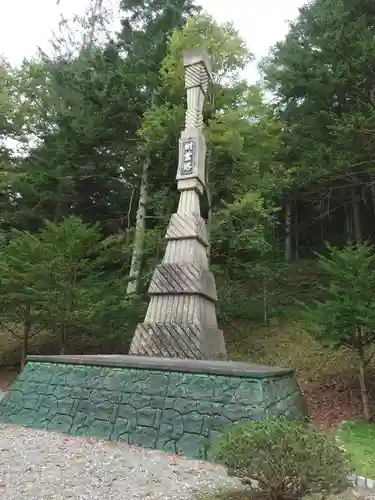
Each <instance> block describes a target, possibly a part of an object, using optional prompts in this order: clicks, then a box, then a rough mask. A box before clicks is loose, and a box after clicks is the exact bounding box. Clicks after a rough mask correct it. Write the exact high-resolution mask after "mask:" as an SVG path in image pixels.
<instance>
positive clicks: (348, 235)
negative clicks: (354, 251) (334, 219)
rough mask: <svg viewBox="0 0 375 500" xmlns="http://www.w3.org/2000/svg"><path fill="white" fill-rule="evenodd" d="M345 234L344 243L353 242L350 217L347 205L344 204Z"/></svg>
mask: <svg viewBox="0 0 375 500" xmlns="http://www.w3.org/2000/svg"><path fill="white" fill-rule="evenodd" d="M345 235H346V244H347V245H351V244H352V243H353V231H352V219H351V214H350V209H349V205H346V207H345Z"/></svg>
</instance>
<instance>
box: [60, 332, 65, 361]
mask: <svg viewBox="0 0 375 500" xmlns="http://www.w3.org/2000/svg"><path fill="white" fill-rule="evenodd" d="M65 351H66V326H65V325H62V326H61V328H60V354H65Z"/></svg>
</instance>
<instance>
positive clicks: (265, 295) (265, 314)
mask: <svg viewBox="0 0 375 500" xmlns="http://www.w3.org/2000/svg"><path fill="white" fill-rule="evenodd" d="M263 319H264V326H268V324H269V321H268V319H269V318H268V289H267V277H266V276H263Z"/></svg>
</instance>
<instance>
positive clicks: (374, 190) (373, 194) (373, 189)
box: [371, 175, 375, 217]
mask: <svg viewBox="0 0 375 500" xmlns="http://www.w3.org/2000/svg"><path fill="white" fill-rule="evenodd" d="M371 199H372V211H373V213H374V217H375V180H374V176H373V175H372V176H371Z"/></svg>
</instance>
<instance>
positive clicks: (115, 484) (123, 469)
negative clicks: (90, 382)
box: [0, 424, 238, 500]
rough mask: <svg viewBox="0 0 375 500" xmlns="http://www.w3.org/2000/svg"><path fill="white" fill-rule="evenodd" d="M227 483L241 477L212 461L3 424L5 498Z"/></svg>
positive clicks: (191, 491) (0, 453)
mask: <svg viewBox="0 0 375 500" xmlns="http://www.w3.org/2000/svg"><path fill="white" fill-rule="evenodd" d="M225 485H228V486H237V485H238V483H236V481H235V480H233V479H230V478H228V477H227V475H226V473H225V471H224V469H222V468H221V467H216V466H214V465H212V464H210V463H208V462H203V461H195V460H186V459H183V458H180V457H177V456H175V455H171V454H166V453H162V452H159V451H151V450H144V449H143V448H138V447H134V446H128V445H125V444H118V443H109V442H107V441H99V440H96V439H91V438H73V437H69V436H65V435H61V434H58V433H55V432H49V431H41V430H35V429H26V428H23V427H18V426H14V425H5V424H0V499H1V500H68V499H69V500H71V499H74V500H139V499H147V500H162V499H163V500H193V499H196V498H197V495H198V493H199V492H202V491H207V490H211V489H216V488H220V487H222V486H225Z"/></svg>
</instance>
